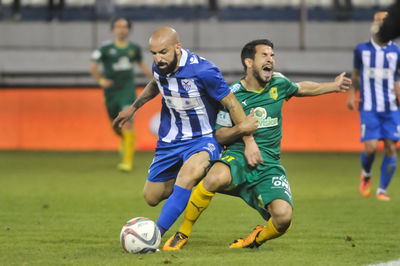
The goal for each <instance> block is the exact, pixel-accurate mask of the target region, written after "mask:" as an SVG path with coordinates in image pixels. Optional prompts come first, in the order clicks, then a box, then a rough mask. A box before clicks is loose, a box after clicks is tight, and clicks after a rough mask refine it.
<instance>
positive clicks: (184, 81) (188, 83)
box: [182, 79, 192, 91]
mask: <svg viewBox="0 0 400 266" xmlns="http://www.w3.org/2000/svg"><path fill="white" fill-rule="evenodd" d="M182 87H183V88H184V89H185V90H187V91H188V90H190V89H191V88H192V80H190V79H182Z"/></svg>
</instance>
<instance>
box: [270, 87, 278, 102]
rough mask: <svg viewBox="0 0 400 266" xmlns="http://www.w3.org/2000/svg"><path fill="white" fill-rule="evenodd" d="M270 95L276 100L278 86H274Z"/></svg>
mask: <svg viewBox="0 0 400 266" xmlns="http://www.w3.org/2000/svg"><path fill="white" fill-rule="evenodd" d="M269 97H271V98H272V99H274V100H276V99H277V98H278V88H277V87H272V88H271V89H270V90H269Z"/></svg>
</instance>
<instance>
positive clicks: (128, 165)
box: [117, 162, 132, 172]
mask: <svg viewBox="0 0 400 266" xmlns="http://www.w3.org/2000/svg"><path fill="white" fill-rule="evenodd" d="M117 169H118V170H120V171H122V172H130V171H132V164H131V163H123V162H122V163H119V164H118V165H117Z"/></svg>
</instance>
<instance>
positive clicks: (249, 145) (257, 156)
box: [243, 136, 264, 167]
mask: <svg viewBox="0 0 400 266" xmlns="http://www.w3.org/2000/svg"><path fill="white" fill-rule="evenodd" d="M243 140H244V143H245V147H244V157H245V158H246V160H247V164H248V165H250V167H256V166H257V165H259V164H261V163H262V162H264V160H263V158H262V156H261V152H260V149H259V148H258V145H257V143H256V142H255V141H254V138H253V136H244V137H243Z"/></svg>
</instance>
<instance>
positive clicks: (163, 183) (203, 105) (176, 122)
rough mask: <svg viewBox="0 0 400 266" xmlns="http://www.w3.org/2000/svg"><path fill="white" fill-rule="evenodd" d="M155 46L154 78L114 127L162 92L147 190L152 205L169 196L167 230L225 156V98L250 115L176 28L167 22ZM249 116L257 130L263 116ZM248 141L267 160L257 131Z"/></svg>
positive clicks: (163, 218) (255, 158) (237, 116)
mask: <svg viewBox="0 0 400 266" xmlns="http://www.w3.org/2000/svg"><path fill="white" fill-rule="evenodd" d="M149 47H150V51H151V53H152V54H153V59H154V63H153V75H154V79H153V80H152V81H151V82H150V83H149V84H148V85H147V86H146V87H145V89H144V91H143V93H142V94H141V95H140V96H139V97H138V99H137V100H136V101H135V102H134V103H133V104H132V105H131V106H129V107H128V108H126V109H124V110H123V111H122V112H120V114H119V115H118V117H117V118H116V119H115V120H114V125H113V126H114V128H115V130H117V131H118V130H120V128H121V126H122V125H123V124H124V123H125V122H126V121H128V120H129V119H130V118H131V117H132V116H133V115H134V113H135V112H136V110H137V109H138V108H140V107H141V106H142V105H143V104H145V103H146V102H147V101H149V100H150V99H152V98H154V97H155V96H156V95H157V94H158V93H160V92H161V94H162V109H161V121H160V128H159V131H158V135H159V140H158V142H157V147H156V154H155V157H154V160H153V162H152V164H151V166H150V169H149V172H148V176H147V180H146V184H145V186H144V189H143V194H144V198H145V200H146V202H147V203H148V204H149V205H151V206H156V205H157V204H158V203H160V202H161V201H162V200H164V199H166V198H168V199H167V201H166V202H165V204H164V206H163V208H162V210H161V214H160V217H159V218H158V221H157V225H158V227H159V229H160V231H161V233H162V234H164V233H165V231H166V230H168V229H169V228H170V226H171V225H172V224H173V223H174V222H175V220H176V219H177V218H178V217H179V215H180V214H181V213H182V211H183V210H184V209H185V207H186V205H187V202H188V199H189V197H190V194H191V192H192V188H193V186H194V185H196V184H197V182H198V181H199V180H200V179H201V178H203V177H204V175H205V172H206V170H207V169H208V167H209V160H210V159H211V160H216V159H218V158H219V156H220V152H221V150H222V147H221V146H220V145H219V144H218V143H217V141H216V140H215V136H214V132H215V121H216V117H217V110H218V106H219V103H222V104H223V105H224V106H225V107H226V108H227V109H228V110H229V113H230V115H231V117H232V119H233V121H235V123H240V122H242V121H243V120H244V119H245V118H246V116H245V114H244V112H243V109H242V107H241V106H240V104H239V102H238V101H237V100H236V98H235V96H234V95H233V94H232V93H231V91H230V89H229V87H228V84H226V82H225V80H224V79H223V78H222V75H221V72H220V71H219V69H218V68H217V67H216V66H215V65H214V64H212V63H211V62H209V61H207V60H206V59H204V58H201V57H199V56H197V55H196V54H193V53H191V52H190V51H188V50H185V49H183V48H182V44H181V43H180V42H179V36H178V34H177V32H176V31H175V30H174V29H172V28H170V27H162V28H160V29H158V30H157V31H155V32H154V33H153V34H152V36H151V38H150V40H149ZM246 121H247V123H242V124H241V125H242V128H241V130H243V132H244V135H249V134H251V133H252V132H253V131H254V130H256V129H257V119H254V118H252V119H248V120H246ZM244 140H245V142H246V148H247V150H246V152H247V153H246V155H247V156H246V158H247V160H248V161H249V163H251V164H252V165H256V164H257V163H259V161H260V160H262V158H261V154H260V151H259V149H258V147H257V144H256V143H255V142H254V139H253V137H252V136H245V137H244Z"/></svg>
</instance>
